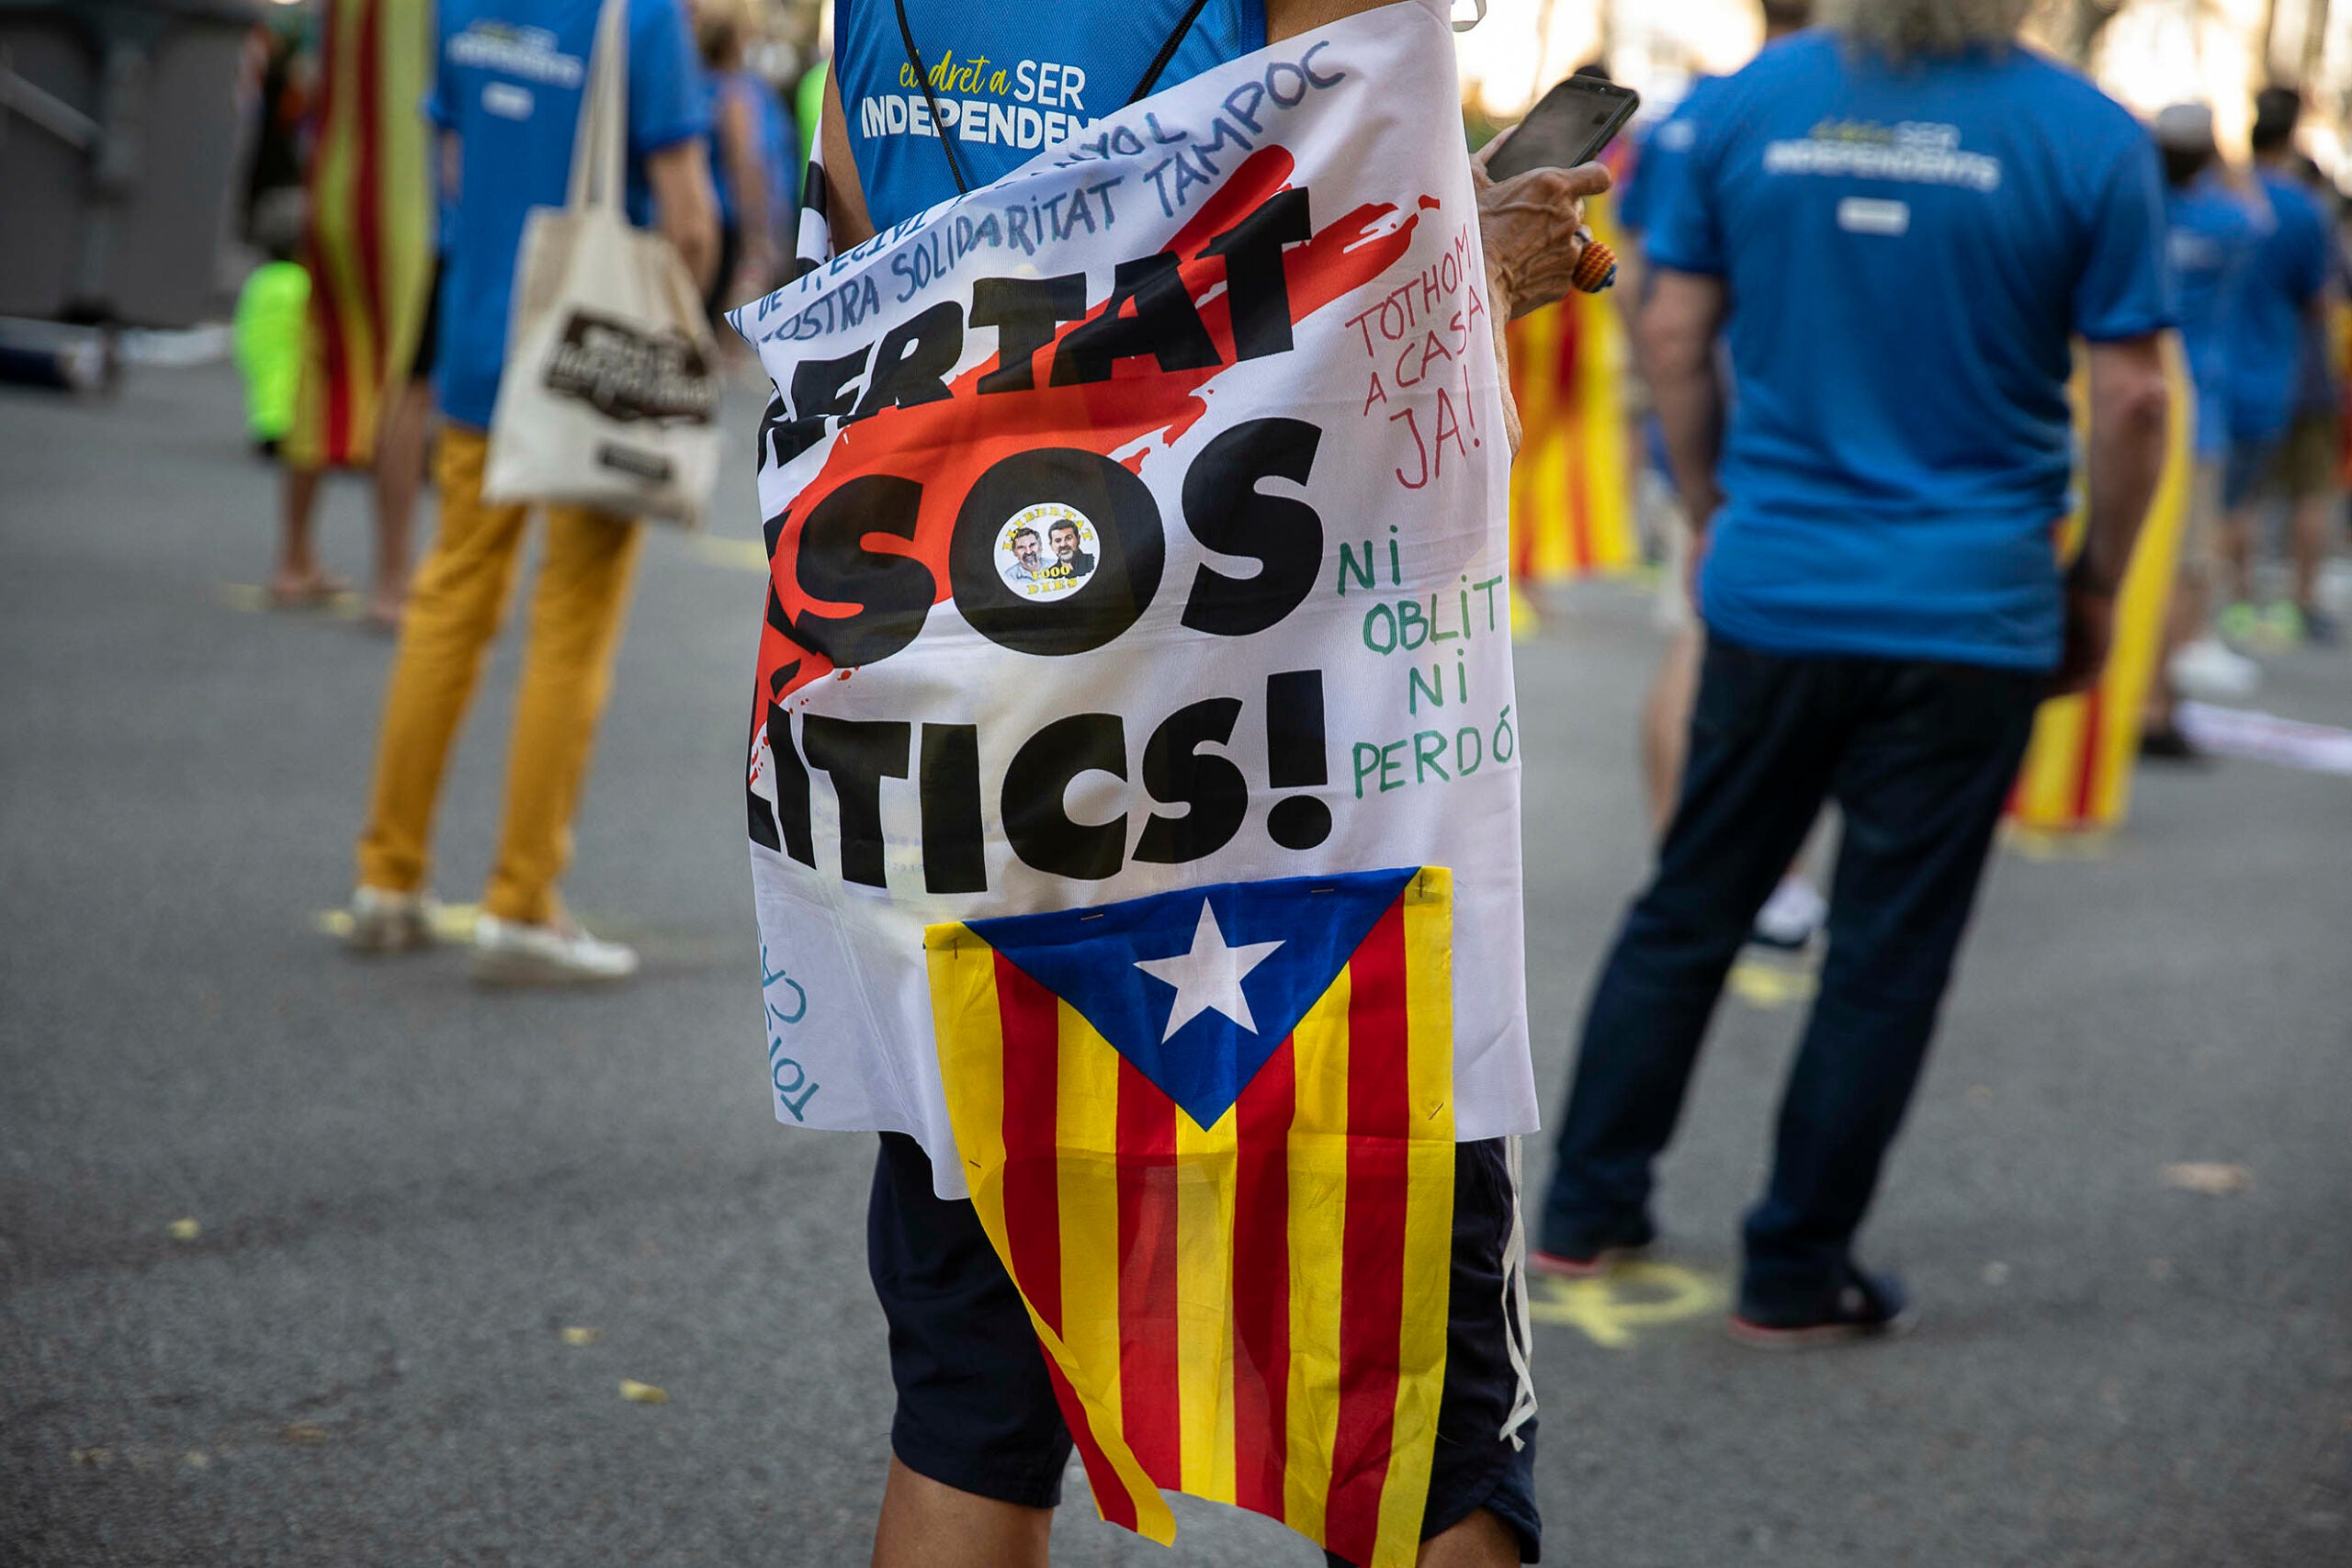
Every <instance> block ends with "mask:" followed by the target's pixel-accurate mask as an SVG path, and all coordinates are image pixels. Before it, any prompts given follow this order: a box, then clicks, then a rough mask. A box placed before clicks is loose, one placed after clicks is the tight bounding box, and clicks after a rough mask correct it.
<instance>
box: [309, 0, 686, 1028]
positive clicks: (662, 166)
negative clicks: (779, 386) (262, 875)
mask: <svg viewBox="0 0 2352 1568" xmlns="http://www.w3.org/2000/svg"><path fill="white" fill-rule="evenodd" d="M616 3H618V4H625V5H626V6H628V130H627V136H628V211H629V216H630V217H631V219H632V220H635V221H636V222H638V223H640V224H644V223H648V222H652V221H657V220H658V225H659V227H660V229H661V231H662V233H663V234H665V235H667V236H668V237H669V239H670V240H671V242H672V243H673V244H675V245H676V247H677V249H678V252H679V254H681V255H682V256H683V257H684V259H685V262H686V265H687V266H688V268H689V269H690V270H692V271H693V272H694V273H695V276H697V277H698V278H700V279H703V280H705V281H707V279H708V277H709V276H710V273H711V271H712V268H713V265H714V262H715V260H716V257H717V254H718V238H717V227H716V224H715V223H714V221H713V220H712V217H711V195H710V170H709V165H708V163H707V160H706V158H705V156H704V152H703V141H702V137H703V133H704V131H705V130H706V129H707V116H706V110H705V104H704V96H703V92H702V87H701V81H700V68H699V65H698V62H696V60H695V52H694V45H693V41H692V39H690V38H689V36H688V34H687V31H686V18H685V14H684V10H683V9H682V7H681V4H680V0H616ZM601 9H602V0H441V6H440V16H439V19H438V28H439V49H438V57H437V58H438V70H437V74H436V79H435V85H434V88H433V91H432V93H431V95H430V96H429V98H428V99H427V102H426V106H425V107H426V112H427V114H428V115H429V117H430V118H431V119H432V121H433V123H434V125H435V126H436V127H437V128H438V129H439V130H440V131H441V133H442V149H441V152H442V158H441V166H442V168H443V170H444V171H445V174H446V177H447V187H446V189H447V197H448V198H449V205H448V207H447V209H446V219H445V227H444V229H443V231H442V234H441V244H442V252H443V258H444V259H443V264H442V270H441V279H440V301H439V303H440V315H439V320H440V333H439V340H438V355H437V359H436V364H435V394H436V400H437V401H438V403H439V406H440V410H441V414H442V417H443V419H444V421H445V425H444V428H443V431H442V434H441V437H440V441H439V445H438V447H437V449H436V451H435V457H434V472H435V482H436V484H437V485H438V487H439V490H440V495H441V516H440V526H439V529H438V531H437V533H436V536H435V539H434V541H433V548H432V550H431V551H430V552H429V553H428V554H427V555H426V556H425V558H424V563H423V565H422V566H420V567H419V568H418V570H417V574H416V582H415V585H414V587H413V589H412V591H411V592H410V597H409V603H408V608H407V612H406V614H405V615H404V617H403V619H402V620H401V629H400V647H399V649H398V651H397V652H396V654H395V655H394V657H393V660H392V671H391V679H390V684H389V685H388V687H387V689H386V691H385V694H384V717H383V729H382V733H381V736H380V738H379V741H378V743H377V752H376V779H375V787H374V791H373V793H372V795H371V797H370V801H369V807H368V826H367V828H366V829H365V830H364V831H363V832H362V834H361V835H360V840H359V846H358V862H359V876H358V886H357V888H356V891H355V892H354V893H353V895H352V902H351V943H352V945H353V946H354V947H355V948H356V949H358V950H360V951H362V952H370V953H385V952H396V951H402V950H408V949H415V948H421V947H423V946H425V945H426V944H428V943H429V942H431V941H432V933H433V921H432V900H431V897H430V896H429V895H428V894H427V892H426V891H425V889H426V882H427V873H428V867H429V856H430V847H431V844H430V840H431V833H432V825H433V812H434V807H435V803H436V801H437V800H438V797H439V795H440V789H441V780H442V774H443V772H444V770H445V767H446V764H447V761H448V756H449V746H450V743H451V741H452V740H453V739H455V738H456V735H457V731H458V726H459V724H460V723H461V722H462V721H463V720H464V717H465V712H466V707H467V705H468V703H469V700H470V699H471V697H472V695H473V688H474V682H475V680H476V678H477V677H478V676H479V674H480V673H481V659H482V654H483V652H484V650H485V649H486V647H487V646H488V644H489V642H490V640H491V638H492V637H494V636H495V635H496V634H497V631H498V619H499V615H500V614H501V612H502V611H503V608H504V605H505V602H506V600H507V599H508V597H510V591H511V590H512V588H513V586H514V581H515V570H516V566H517V564H518V556H519V552H520V550H521V547H522V539H523V526H524V524H525V522H526V520H527V516H528V509H527V508H526V507H524V506H521V505H517V504H498V505H492V504H488V503H485V502H483V500H482V495H481V483H482V466H483V461H484V458H485V456H486V454H487V450H488V429H489V425H490V418H491V411H492V409H493V408H494V407H495V406H496V404H497V401H498V383H499V377H500V374H501V372H502V370H503V367H504V362H505V356H506V337H507V315H508V310H509V307H510V302H511V297H512V294H513V290H514V282H515V256H516V253H517V252H518V251H519V250H520V248H521V245H522V241H523V226H524V221H525V220H526V218H527V217H528V215H529V213H530V210H531V209H533V208H535V207H561V206H562V205H563V204H564V199H565V194H566V186H567V183H568V181H569V177H570V175H571V155H572V145H573V141H574V139H575V134H576V131H577V128H578V125H579V120H580V107H581V103H582V98H583V96H584V94H585V89H586V86H587V84H588V80H589V67H590V59H589V56H590V46H591V44H592V43H593V41H594V38H595V36H596V26H597V17H598V15H599V13H600V11H601ZM547 511H548V534H547V546H546V551H545V558H544V559H543V561H542V563H541V566H540V570H539V581H538V584H537V589H536V590H535V591H534V592H533V594H532V598H531V625H530V634H529V640H528V642H527V644H526V648H525V651H524V656H523V673H522V682H521V693H520V695H519V696H518V698H517V700H516V703H515V739H514V746H513V753H512V756H511V758H510V760H509V762H508V767H507V800H506V810H505V813H504V818H503V828H502V829H501V831H500V835H499V847H498V855H497V860H496V862H495V863H494V864H493V866H492V871H491V876H490V886H489V888H488V890H487V891H486V892H485V893H484V894H483V896H482V900H481V917H480V919H478V920H477V921H476V923H475V929H474V970H475V974H476V976H477V977H479V978H481V979H483V980H487V981H494V982H506V983H514V982H524V983H535V982H536V983H560V982H571V981H583V980H615V979H620V978H623V977H625V976H628V975H630V974H632V973H634V972H635V970H636V968H637V955H636V954H635V953H632V952H630V951H629V950H628V948H626V947H624V946H622V945H620V944H619V943H617V942H599V941H597V940H596V939H595V938H594V937H592V936H590V935H589V934H588V933H587V932H585V931H582V930H581V929H580V927H579V926H578V925H577V924H576V923H575V922H573V921H572V920H571V919H570V918H569V917H567V916H566V915H565V913H564V911H563V906H562V903H561V901H560V899H559V898H558V897H556V891H555V884H556V880H557V878H558V877H559V876H560V875H561V874H562V872H563V868H564V863H565V861H566V860H567V859H569V858H570V854H571V812H572V807H573V806H574V804H575V803H576V802H577V801H578V799H579V795H580V781H581V778H582V774H583V773H586V771H587V765H588V750H589V745H590V742H591V741H592V740H593V739H594V735H595V728H596V720H597V717H598V716H599V715H600V714H601V713H602V711H603V709H604V702H605V691H606V689H607V687H608V686H609V684H610V682H611V677H612V661H613V654H614V651H615V650H616V649H617V648H618V647H619V644H620V629H621V619H622V615H623V612H624V610H625V609H626V607H627V604H628V585H629V578H630V572H631V569H632V567H633V566H634V564H635V561H636V558H637V544H638V532H639V525H637V524H636V523H635V522H633V521H631V520H629V519H627V518H618V517H607V516H605V515H602V514H601V513H593V512H588V511H585V510H582V508H579V507H573V506H550V507H548V509H547Z"/></svg>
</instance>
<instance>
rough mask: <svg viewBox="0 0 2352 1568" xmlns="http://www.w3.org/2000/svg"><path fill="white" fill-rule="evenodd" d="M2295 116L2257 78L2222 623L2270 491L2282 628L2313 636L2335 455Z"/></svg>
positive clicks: (2326, 626) (2237, 611)
mask: <svg viewBox="0 0 2352 1568" xmlns="http://www.w3.org/2000/svg"><path fill="white" fill-rule="evenodd" d="M2301 115H2302V96H2301V94H2299V93H2297V92H2296V91H2295V89H2293V88H2292V87H2266V88H2265V89H2263V91H2262V92H2261V93H2259V94H2257V95H2256V97H2255V108H2254V136H2253V142H2254V169H2255V177H2256V180H2257V181H2258V182H2259V183H2260V186H2261V188H2262V194H2263V195H2264V197H2267V199H2268V201H2269V203H2270V212H2271V218H2272V223H2271V227H2270V231H2269V232H2267V234H2265V235H2264V236H2263V237H2262V239H2261V241H2260V243H2257V244H2256V246H2255V248H2254V254H2253V255H2252V256H2251V257H2249V258H2248V260H2247V262H2246V265H2245V276H2244V277H2243V278H2242V279H2241V281H2240V284H2239V287H2238V290H2237V301H2236V311H2235V315H2234V317H2233V324H2232V333H2231V338H2232V344H2231V362H2230V366H2229V380H2228V402H2229V423H2230V443H2231V446H2230V460H2229V470H2228V482H2227V485H2226V492H2227V493H2226V496H2225V502H2226V504H2227V505H2228V508H2229V512H2228V513H2227V515H2226V516H2225V517H2224V518H2223V520H2222V530H2221V540H2220V544H2221V562H2220V564H2221V567H2222V594H2223V597H2224V601H2225V603H2226V604H2227V606H2228V607H2227V608H2225V609H2224V610H2223V611H2222V631H2223V632H2224V634H2226V635H2229V636H2232V637H2236V636H2240V635H2243V633H2244V632H2245V631H2246V630H2250V629H2252V626H2253V625H2254V623H2255V621H2256V613H2255V609H2254V604H2253V603H2252V601H2253V592H2252V584H2251V581H2250V577H2251V574H2250V571H2249V568H2250V567H2251V565H2252V561H2253V554H2254V541H2255V537H2256V508H2257V503H2258V502H2261V501H2263V500H2265V499H2267V497H2269V496H2270V495H2273V494H2276V495H2278V496H2279V497H2280V498H2281V499H2283V500H2284V501H2285V502H2287V504H2288V508H2289V512H2288V544H2289V555H2290V559H2291V560H2292V562H2293V567H2294V606H2293V609H2294V615H2293V620H2294V626H2293V627H2292V630H2293V631H2294V632H2295V633H2299V634H2300V635H2301V636H2303V637H2307V638H2309V639H2310V640H2312V641H2314V642H2323V643H2324V642H2332V641H2334V640H2335V622H2334V620H2333V619H2332V618H2331V617H2330V616H2329V615H2327V614H2326V612H2325V611H2324V610H2323V609H2322V608H2321V607H2320V604H2319V593H2318V590H2319V568H2320V563H2321V561H2322V560H2323V559H2324V558H2325V555H2326V550H2327V529H2328V524H2329V519H2330V516H2331V514H2332V513H2333V511H2334V501H2335V476H2336V468H2337V467H2338V464H2339V461H2340V457H2341V454H2340V451H2339V449H2338V448H2339V434H2338V431H2337V427H2336V416H2335V378H2333V377H2332V376H2331V375H2330V374H2329V373H2328V365H2327V309H2328V302H2329V292H2330V290H2329V284H2330V281H2331V279H2330V274H2331V272H2332V271H2333V268H2332V266H2331V265H2330V237H2329V232H2328V223H2329V220H2328V219H2327V218H2326V217H2325V216H2324V214H2323V213H2322V212H2321V210H2320V205H2319V202H2318V201H2317V200H2316V199H2314V198H2313V196H2312V190H2311V187H2310V186H2307V185H2306V184H2305V182H2304V179H2303V177H2302V176H2301V171H2300V170H2299V169H2298V168H2297V167H2296V166H2295V165H2296V162H2297V159H2298V157H2299V154H2298V153H2297V152H2295V125H2296V122H2297V120H2298V119H2300V118H2301Z"/></svg>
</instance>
